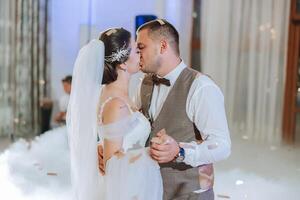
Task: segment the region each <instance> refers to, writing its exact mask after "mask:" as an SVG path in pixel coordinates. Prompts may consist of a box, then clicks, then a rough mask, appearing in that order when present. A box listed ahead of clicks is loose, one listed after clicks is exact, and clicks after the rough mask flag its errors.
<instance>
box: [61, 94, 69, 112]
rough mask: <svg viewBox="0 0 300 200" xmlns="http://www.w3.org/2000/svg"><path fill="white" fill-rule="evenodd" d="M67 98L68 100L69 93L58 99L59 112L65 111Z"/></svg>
mask: <svg viewBox="0 0 300 200" xmlns="http://www.w3.org/2000/svg"><path fill="white" fill-rule="evenodd" d="M69 100H70V95H69V94H64V95H63V96H62V97H61V98H60V99H59V111H60V112H67V109H68V104H69Z"/></svg>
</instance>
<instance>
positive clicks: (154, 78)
mask: <svg viewBox="0 0 300 200" xmlns="http://www.w3.org/2000/svg"><path fill="white" fill-rule="evenodd" d="M152 81H153V83H154V84H155V85H159V84H163V85H166V86H168V87H169V86H170V85H171V83H170V81H169V80H168V79H166V78H159V77H157V76H156V75H153V76H152Z"/></svg>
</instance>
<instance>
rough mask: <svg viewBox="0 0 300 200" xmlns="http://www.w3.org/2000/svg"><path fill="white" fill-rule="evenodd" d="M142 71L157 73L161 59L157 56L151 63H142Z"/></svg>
mask: <svg viewBox="0 0 300 200" xmlns="http://www.w3.org/2000/svg"><path fill="white" fill-rule="evenodd" d="M140 67H141V71H142V72H144V73H147V74H157V72H158V70H159V69H160V68H161V59H160V58H157V59H156V61H154V62H152V63H150V64H149V65H147V66H146V65H145V64H143V65H140Z"/></svg>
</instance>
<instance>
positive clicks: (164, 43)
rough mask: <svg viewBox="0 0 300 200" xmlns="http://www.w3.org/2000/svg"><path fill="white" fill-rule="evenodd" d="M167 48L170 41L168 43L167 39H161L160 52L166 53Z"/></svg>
mask: <svg viewBox="0 0 300 200" xmlns="http://www.w3.org/2000/svg"><path fill="white" fill-rule="evenodd" d="M167 48H168V43H167V41H166V40H161V41H160V53H161V54H163V53H165V52H166V50H167Z"/></svg>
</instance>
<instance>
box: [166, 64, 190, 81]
mask: <svg viewBox="0 0 300 200" xmlns="http://www.w3.org/2000/svg"><path fill="white" fill-rule="evenodd" d="M184 68H186V64H185V63H184V62H183V60H181V62H180V63H179V65H177V66H176V67H175V68H174V69H173V70H172V71H170V72H169V73H168V74H167V75H165V76H164V77H163V78H166V79H168V80H169V81H170V83H171V85H174V83H175V81H176V80H177V78H178V76H179V75H180V73H181V72H182V70H184Z"/></svg>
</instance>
